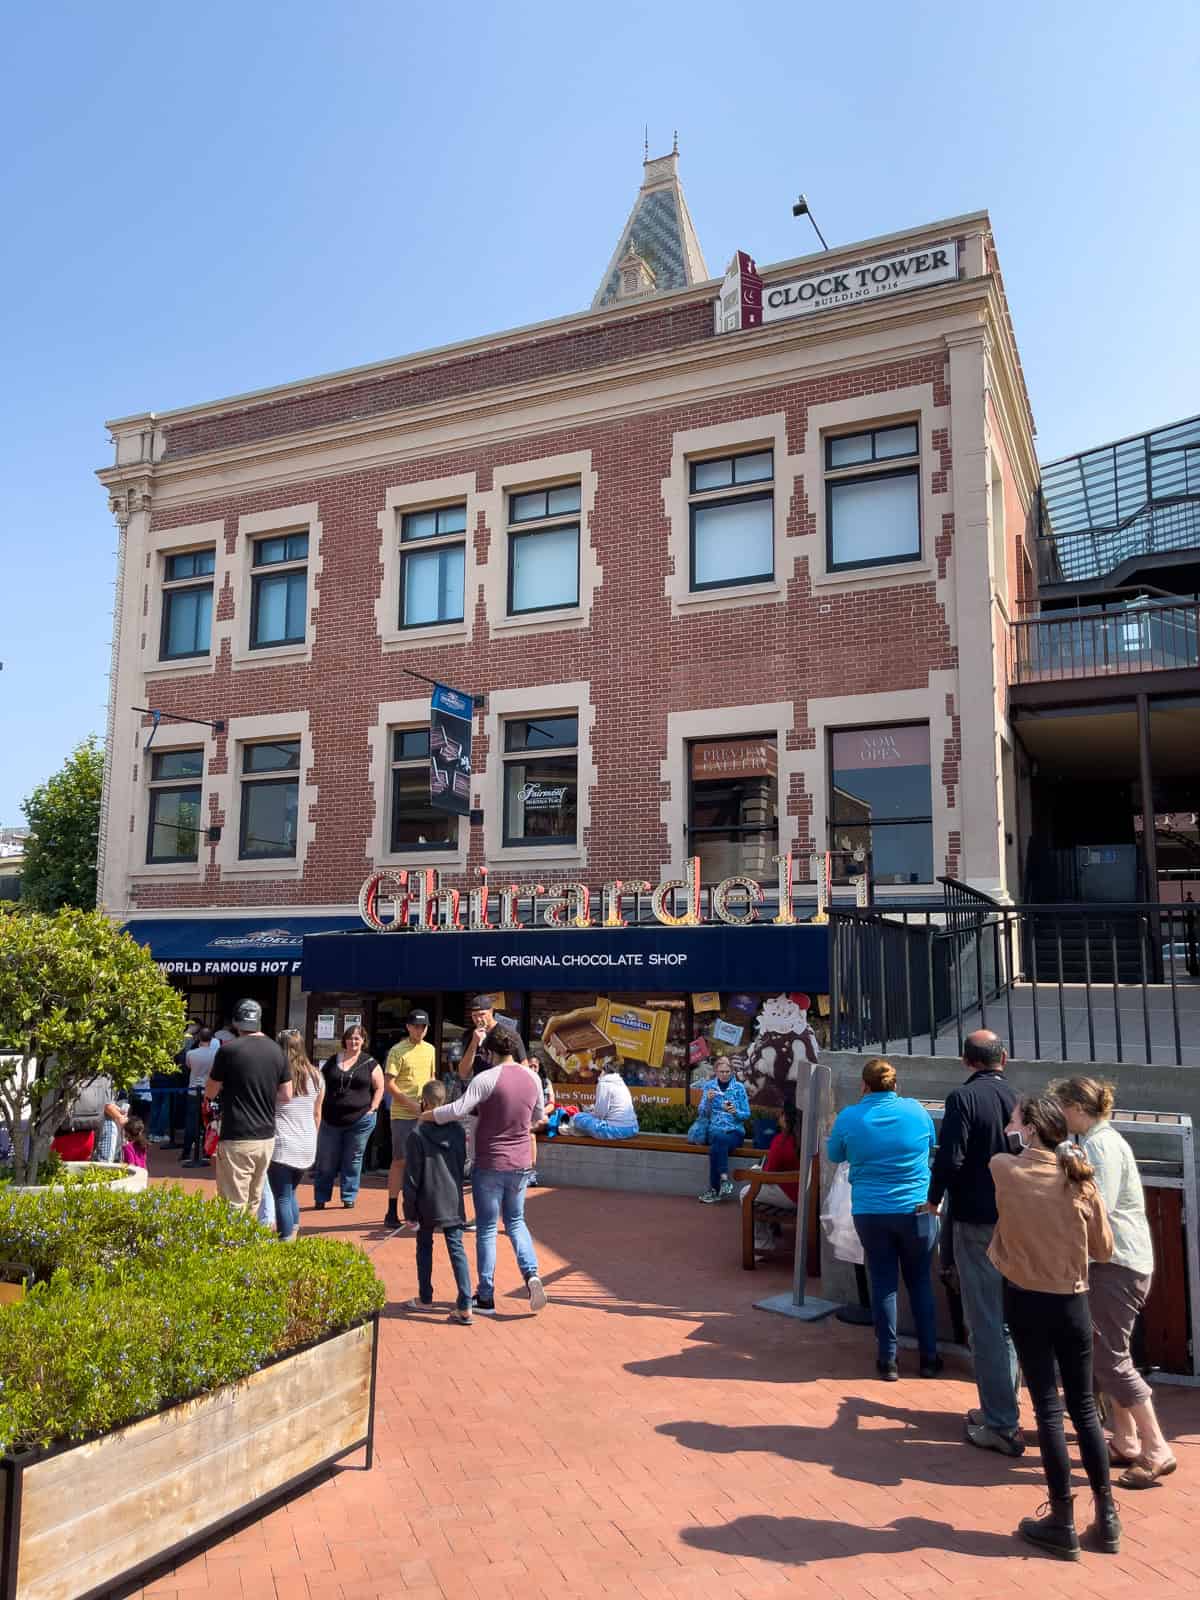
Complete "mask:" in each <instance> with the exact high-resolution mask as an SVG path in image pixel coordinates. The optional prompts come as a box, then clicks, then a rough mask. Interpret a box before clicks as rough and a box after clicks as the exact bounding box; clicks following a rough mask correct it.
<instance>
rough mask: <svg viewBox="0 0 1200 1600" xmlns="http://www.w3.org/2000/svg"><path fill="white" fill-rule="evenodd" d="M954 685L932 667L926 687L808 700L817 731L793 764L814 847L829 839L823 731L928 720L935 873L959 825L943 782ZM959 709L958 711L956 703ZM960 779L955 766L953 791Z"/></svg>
mask: <svg viewBox="0 0 1200 1600" xmlns="http://www.w3.org/2000/svg"><path fill="white" fill-rule="evenodd" d="M957 687H958V680H957V674H955V673H953V672H931V673H930V674H929V684H928V687H927V688H924V689H892V690H885V691H883V692H881V693H878V694H846V695H828V696H822V697H820V698H814V699H811V700H809V702H808V706H807V715H808V726H809V727H810V728H811V729H812V731H813V733H814V734H815V736H816V743H815V745H814V748H813V749H811V750H800V751H797V758H798V761H797V764H798V766H799V769H800V771H801V772H802V773H803V775H804V788H805V792H806V793H807V794H808V795H809V797H810V798H811V800H812V813H811V816H812V822H811V827H812V839H813V849H814V850H815V851H817V852H818V853H820V852H822V851H823V850H824V849H825V847H826V842H827V839H828V821H829V781H828V780H829V738H828V735H829V734H830V733H833V732H836V730H837V729H839V728H858V727H876V726H878V727H887V726H888V725H889V724H895V723H902V722H927V723H928V724H929V782H930V788H931V791H932V801H933V805H932V816H933V875H934V878H935V879H936V878H938V877H939V876H940V875H941V874H942V873H943V871H944V870H945V862H946V852H947V850H948V848H949V843H950V834H951V833H952V832H961V831H962V823H961V820H960V817H961V811H960V808H959V807H958V806H957V805H956V806H955V807H954V809H953V810H951V809H950V807H949V806H947V804H946V788H945V785H944V784H943V783H942V752H943V750H944V748H945V741H946V740H947V739H948V738H949V737H950V735H951V733H952V732H953V727H952V725H951V721H950V717H949V715H948V714H947V712H946V696H947V695H953V694H955V693H956V692H957ZM959 709H960V711H961V707H960V708H959ZM963 720H965V719H963ZM961 780H962V774H961V771H960V774H959V784H958V786H957V787H956V794H957V793H961ZM964 842H965V841H964ZM898 887H899V888H907V889H909V890H911V891H914V892H915V891H918V890H920V889H922V888H924V886H923V885H900V886H898ZM930 887H932V885H931V886H930ZM891 892H892V890H891V887H890V886H888V893H889V894H890V893H891Z"/></svg>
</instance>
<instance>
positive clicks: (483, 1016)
mask: <svg viewBox="0 0 1200 1600" xmlns="http://www.w3.org/2000/svg"><path fill="white" fill-rule="evenodd" d="M495 1026H496V1001H495V996H493V995H490V994H477V995H474V996H472V999H471V1032H470V1035H469V1036H468V1038H467V1044H466V1049H465V1050H464V1051H463V1053H462V1060H461V1061H460V1062H459V1063H458V1075H459V1077H460V1078H461V1079H462V1080H463V1082H464V1083H470V1081H471V1079H472V1078H473V1077H474V1076H475V1074H476V1073H477V1072H486V1071H487V1070H488V1068H489V1067H494V1066H496V1065H497V1064H498V1063H497V1062H496V1061H494V1060H493V1059H492V1053H491V1051H490V1050H489V1049H488V1048H487V1046H486V1045H485V1044H484V1040H485V1039H486V1038H487V1036H488V1034H489V1033H491V1031H492V1029H493V1028H494V1027H495ZM504 1026H505V1027H506V1028H508V1029H509V1030H510V1032H511V1033H512V1035H513V1038H514V1039H516V1041H517V1043H518V1045H520V1047H521V1048H520V1054H519V1055H518V1057H517V1059H518V1060H519V1061H524V1060H525V1058H526V1057H527V1056H528V1054H529V1052H528V1050H526V1048H525V1041H524V1040H523V1039H522V1038H521V1036H520V1034H519V1033H518V1032H517V1030H516V1028H515V1027H513V1025H512V1024H511V1023H509V1022H505V1024H504Z"/></svg>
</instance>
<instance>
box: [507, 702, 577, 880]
mask: <svg viewBox="0 0 1200 1600" xmlns="http://www.w3.org/2000/svg"><path fill="white" fill-rule="evenodd" d="M558 717H573V718H574V719H575V738H574V740H573V741H570V742H568V741H567V740H565V739H564V740H562V741H561V742H560V743H557V744H544V745H535V746H534V747H533V749H532V750H531V749H530V748H529V747H528V745H527V746H526V747H525V748H524V749H522V750H510V749H509V748H508V729H509V726H510V725H512V724H514V723H518V722H525V723H538V722H541V721H542V720H543V719H544V718H549V719H554V718H558ZM579 720H580V719H579V712H578V710H574V711H572V710H567V711H550V712H545V713H543V716H542V717H538V716H536V715H525V716H512V717H505V718H504V731H503V735H502V737H501V739H500V741H499V742H500V751H501V754H500V836H501V845H502V848H503V849H505V850H525V849H535V850H545V849H553V848H555V847H557V848H558V849H560V850H562V849H568V850H578V848H579ZM570 755H573V756H574V757H575V832H574V834H573V835H571V836H570V837H568V836H567V835H566V834H553V835H549V836H547V837H545V838H540V839H539V838H537V837H534V836H531V835H528V834H523V835H518V834H513V833H511V832H510V830H509V812H508V768H509V767H510V766H518V765H521V766H524V767H525V769H526V773H527V774H528V769H529V767H530V766H537V765H539V764H540V763H541V762H543V761H547V760H549V761H554V760H561V759H562V757H563V756H570ZM527 781H528V779H527Z"/></svg>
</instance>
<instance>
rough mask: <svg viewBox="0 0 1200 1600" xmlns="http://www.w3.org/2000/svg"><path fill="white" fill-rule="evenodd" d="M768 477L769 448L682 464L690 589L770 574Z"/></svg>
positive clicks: (771, 469)
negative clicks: (685, 468) (685, 471)
mask: <svg viewBox="0 0 1200 1600" xmlns="http://www.w3.org/2000/svg"><path fill="white" fill-rule="evenodd" d="M774 477H775V452H774V451H773V450H748V451H745V452H744V453H742V454H740V455H727V456H712V457H707V458H705V459H704V460H700V461H690V462H689V463H688V491H689V492H688V518H689V528H690V540H691V578H690V587H691V588H692V590H693V591H695V590H703V589H724V588H728V587H729V586H730V585H732V584H739V583H769V582H770V581H771V580H772V578H774V576H775V489H774Z"/></svg>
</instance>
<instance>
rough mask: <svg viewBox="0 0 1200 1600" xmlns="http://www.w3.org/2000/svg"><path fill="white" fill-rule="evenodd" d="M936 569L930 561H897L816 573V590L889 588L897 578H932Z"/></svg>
mask: <svg viewBox="0 0 1200 1600" xmlns="http://www.w3.org/2000/svg"><path fill="white" fill-rule="evenodd" d="M936 570H937V569H936V568H935V567H934V565H933V564H932V562H929V561H896V562H892V563H889V564H888V565H884V566H877V567H847V568H846V569H845V571H842V572H814V573H813V576H812V586H813V588H814V589H844V588H845V587H846V586H847V585H848V584H871V585H873V586H874V587H875V588H880V589H883V588H887V587H888V585H889V584H892V583H894V582H895V581H896V579H897V578H930V577H933V576H935V574H936Z"/></svg>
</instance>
